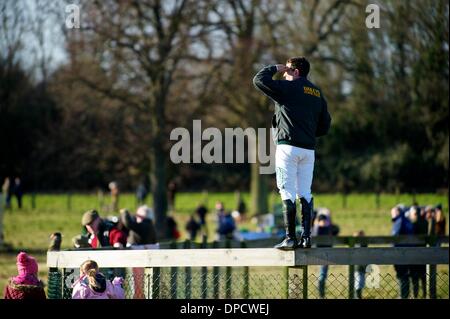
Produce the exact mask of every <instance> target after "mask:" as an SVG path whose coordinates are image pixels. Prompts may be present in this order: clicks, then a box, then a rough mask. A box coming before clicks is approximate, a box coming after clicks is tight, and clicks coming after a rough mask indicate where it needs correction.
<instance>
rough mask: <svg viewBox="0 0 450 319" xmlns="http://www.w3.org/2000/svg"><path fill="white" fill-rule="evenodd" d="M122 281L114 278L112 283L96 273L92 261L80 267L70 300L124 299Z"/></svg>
mask: <svg viewBox="0 0 450 319" xmlns="http://www.w3.org/2000/svg"><path fill="white" fill-rule="evenodd" d="M122 282H123V279H122V278H121V277H116V278H114V280H113V281H112V283H111V282H110V281H109V280H107V279H106V277H105V275H103V274H102V273H100V272H99V271H98V265H97V263H96V262H95V261H93V260H87V261H85V262H84V263H83V264H82V265H81V267H80V278H79V279H78V280H77V281H76V282H75V283H74V284H73V285H72V288H73V291H72V299H125V294H124V290H123V288H122Z"/></svg>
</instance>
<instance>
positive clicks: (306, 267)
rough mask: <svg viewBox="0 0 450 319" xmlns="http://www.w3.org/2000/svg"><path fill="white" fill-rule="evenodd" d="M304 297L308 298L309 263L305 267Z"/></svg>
mask: <svg viewBox="0 0 450 319" xmlns="http://www.w3.org/2000/svg"><path fill="white" fill-rule="evenodd" d="M302 268H303V280H302V283H303V299H308V265H304V266H303V267H302Z"/></svg>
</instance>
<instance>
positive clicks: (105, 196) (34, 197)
mask: <svg viewBox="0 0 450 319" xmlns="http://www.w3.org/2000/svg"><path fill="white" fill-rule="evenodd" d="M77 194H80V195H85V196H92V197H96V201H97V203H98V205H99V208H101V207H102V206H104V205H105V204H107V203H108V202H109V196H110V195H109V193H108V192H107V191H105V192H103V193H98V194H95V193H92V192H86V193H84V192H71V191H68V192H62V193H57V192H56V193H36V192H31V193H28V194H26V196H25V198H28V197H29V198H30V207H31V209H36V208H37V207H38V203H39V201H38V197H39V196H40V195H59V196H66V200H65V203H66V204H65V208H66V209H67V210H68V211H71V210H72V209H73V196H74V195H77ZM179 194H183V193H179ZM203 194H206V195H203V199H205V196H206V198H207V197H208V192H206V193H205V192H204V193H203ZM335 194H336V195H338V196H340V197H341V205H340V208H343V209H345V208H347V207H348V197H349V196H352V195H359V194H358V193H335ZM122 195H123V196H129V195H131V196H134V193H133V192H126V193H122ZM319 195H320V194H319ZM361 195H363V194H361ZM371 195H372V196H373V201H374V203H375V206H374V207H375V208H376V209H379V208H380V207H381V201H382V197H383V196H395V197H396V198H397V200H396V202H397V203H398V202H399V201H400V198H401V197H404V196H407V197H409V198H410V201H411V203H413V202H416V201H417V200H416V199H417V196H419V195H420V194H414V193H402V194H400V193H399V194H396V193H392V194H391V193H375V192H374V193H371ZM438 195H444V196H448V194H438ZM133 203H134V205H135V206H137V205H138V201H137V198H134V201H133ZM427 204H432V203H427ZM436 204H437V203H436ZM443 204H445V203H443Z"/></svg>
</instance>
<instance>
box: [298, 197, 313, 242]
mask: <svg viewBox="0 0 450 319" xmlns="http://www.w3.org/2000/svg"><path fill="white" fill-rule="evenodd" d="M300 202H301V204H302V228H303V232H302V237H301V239H300V245H299V247H300V248H311V222H312V221H311V217H312V214H313V209H314V199H313V198H311V201H310V202H309V203H308V202H307V201H306V199H304V198H303V197H302V198H300Z"/></svg>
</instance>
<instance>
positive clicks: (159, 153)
mask: <svg viewBox="0 0 450 319" xmlns="http://www.w3.org/2000/svg"><path fill="white" fill-rule="evenodd" d="M207 6H208V4H207V2H197V1H191V0H174V1H159V0H147V1H137V0H130V1H113V0H109V1H93V2H92V1H82V2H81V9H82V14H83V15H82V27H81V29H80V32H77V31H74V32H68V34H67V35H68V40H69V41H68V49H69V52H71V53H70V54H71V58H72V62H73V63H74V64H75V65H76V64H77V63H83V59H86V58H90V59H92V58H93V57H95V59H96V60H97V61H98V65H99V67H100V69H101V70H102V72H103V73H104V76H103V78H102V79H98V78H97V79H92V78H89V74H88V73H80V74H78V75H77V76H78V79H79V80H80V81H81V82H83V83H84V84H85V85H87V86H88V87H90V88H92V89H95V90H97V91H98V92H101V93H102V94H104V95H105V96H108V97H109V98H113V99H117V100H119V101H121V102H122V103H124V104H125V105H126V106H127V107H129V108H133V109H134V110H135V112H136V114H138V115H139V116H140V117H141V119H142V120H145V122H146V127H145V129H146V130H148V131H149V135H150V137H151V138H150V140H151V144H150V145H148V154H149V158H150V163H151V185H152V192H153V203H154V209H155V214H156V226H157V229H158V230H159V231H160V235H163V234H164V233H165V232H164V231H165V216H166V211H167V197H166V196H167V194H166V183H167V181H166V179H167V174H166V165H167V163H168V162H169V157H168V150H167V142H168V138H167V137H168V132H167V130H168V126H167V122H168V121H169V120H170V119H169V118H168V116H167V108H168V101H169V99H170V98H172V96H173V94H172V93H173V92H172V91H171V88H172V85H173V83H175V82H176V81H177V78H178V72H180V74H183V75H185V76H186V75H187V74H185V72H187V69H186V68H185V67H184V66H183V63H184V62H186V61H189V60H190V59H193V57H195V56H196V54H197V52H196V51H195V50H194V49H193V42H194V41H196V39H200V38H201V36H202V34H203V33H204V29H203V27H202V24H201V21H202V19H203V17H202V15H203V14H205V12H206V7H207ZM88 55H89V56H88ZM175 95H176V93H175ZM171 101H173V99H172V100H171Z"/></svg>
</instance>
